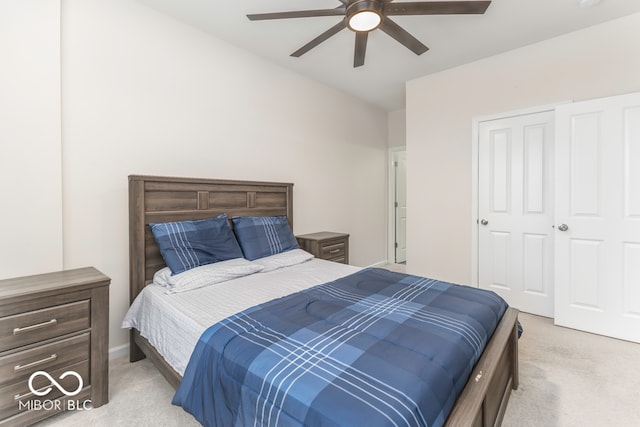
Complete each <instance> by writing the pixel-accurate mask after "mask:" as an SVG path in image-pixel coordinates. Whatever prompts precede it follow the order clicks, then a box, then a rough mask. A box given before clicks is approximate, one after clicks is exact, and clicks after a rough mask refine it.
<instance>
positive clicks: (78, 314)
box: [0, 300, 91, 351]
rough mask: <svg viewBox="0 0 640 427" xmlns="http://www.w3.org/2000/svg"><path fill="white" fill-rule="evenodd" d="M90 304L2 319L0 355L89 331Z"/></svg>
mask: <svg viewBox="0 0 640 427" xmlns="http://www.w3.org/2000/svg"><path fill="white" fill-rule="evenodd" d="M90 312H91V309H90V301H89V300H84V301H78V302H74V303H70V304H63V305H57V306H54V307H49V308H43V309H41V310H34V311H28V312H25V313H20V314H16V315H14V316H7V317H3V318H1V319H0V351H5V350H9V349H12V348H16V347H20V346H22V345H25V344H31V343H34V342H38V341H42V340H46V339H49V338H55V337H58V336H61V335H64V334H68V333H71V332H75V331H79V330H82V329H85V328H89V326H90V325H91V323H90V321H91V319H90Z"/></svg>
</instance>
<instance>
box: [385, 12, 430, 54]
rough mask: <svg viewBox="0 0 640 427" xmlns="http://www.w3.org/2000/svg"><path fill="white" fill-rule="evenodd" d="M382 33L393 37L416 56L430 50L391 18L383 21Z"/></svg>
mask: <svg viewBox="0 0 640 427" xmlns="http://www.w3.org/2000/svg"><path fill="white" fill-rule="evenodd" d="M378 28H380V29H381V30H382V31H384V32H385V33H387V34H388V35H389V36H391V37H393V38H394V39H396V41H398V42H399V43H400V44H402V45H404V46H405V47H406V48H407V49H409V50H410V51H412V52H413V53H415V54H416V55H422V54H423V53H425V52H426V51H428V50H429V48H428V47H426V46H425V45H424V44H422V42H421V41H420V40H418V39H417V38H415V37H413V36H412V35H411V34H409V33H408V32H407V31H406V30H405V29H404V28H402V27H401V26H400V25H398V24H396V23H395V22H393V21H392V20H391V19H389V18H385V19H383V20H382V24H381V25H380V27H378Z"/></svg>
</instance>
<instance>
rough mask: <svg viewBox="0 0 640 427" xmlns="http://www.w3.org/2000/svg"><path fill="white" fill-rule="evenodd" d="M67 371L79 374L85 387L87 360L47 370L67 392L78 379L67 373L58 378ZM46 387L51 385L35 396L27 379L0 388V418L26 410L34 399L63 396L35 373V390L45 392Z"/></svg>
mask: <svg viewBox="0 0 640 427" xmlns="http://www.w3.org/2000/svg"><path fill="white" fill-rule="evenodd" d="M67 371H73V372H75V373H77V374H79V375H80V376H81V377H82V382H83V388H85V387H87V383H88V382H89V361H84V362H80V363H76V364H73V365H68V366H65V367H63V368H60V369H56V370H54V371H51V372H47V373H48V374H49V375H50V376H51V378H53V379H54V380H55V381H56V382H57V383H58V384H60V386H61V387H62V388H64V389H65V390H66V391H67V392H74V391H75V390H77V389H78V386H79V381H78V379H77V378H76V376H75V375H67V376H65V377H64V378H62V379H60V377H61V376H62V375H63V374H64V373H65V372H67ZM48 387H51V390H50V391H49V393H47V394H46V395H44V396H36V395H34V394H33V393H32V392H31V390H30V389H29V381H28V379H27V380H24V381H20V382H18V383H16V384H12V385H10V386H6V387H2V388H0V418H9V417H11V416H13V415H15V414H17V413H19V412H26V411H27V408H28V406H27V405H29V403H30V402H33V401H35V400H40V401H45V400H46V401H49V400H55V399H58V398H60V397H65V396H64V395H63V393H62V391H60V390H59V389H58V387H56V386H55V384H53V383H52V382H51V380H50V379H49V378H47V377H46V376H44V375H37V376H35V377H34V379H33V388H34V389H35V390H37V391H41V392H45V391H46V389H47V388H48ZM20 402H22V408H21V407H20ZM49 405H51V403H49ZM51 412H54V411H51Z"/></svg>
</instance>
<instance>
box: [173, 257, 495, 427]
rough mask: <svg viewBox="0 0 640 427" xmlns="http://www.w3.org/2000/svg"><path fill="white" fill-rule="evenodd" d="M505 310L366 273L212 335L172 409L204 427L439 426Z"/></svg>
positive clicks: (236, 318) (468, 292) (473, 294)
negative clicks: (175, 406)
mask: <svg viewBox="0 0 640 427" xmlns="http://www.w3.org/2000/svg"><path fill="white" fill-rule="evenodd" d="M506 307H507V304H506V303H505V301H504V300H502V299H501V298H500V297H499V296H497V295H496V294H494V293H493V292H489V291H485V290H480V289H476V288H470V287H466V286H459V285H453V284H451V283H445V282H440V281H437V280H432V279H426V278H423V277H417V276H411V275H406V274H400V273H394V272H390V271H387V270H382V269H365V270H362V271H359V272H357V273H355V274H352V275H350V276H347V277H344V278H342V279H338V280H336V281H333V282H329V283H325V284H322V285H318V286H315V287H313V288H310V289H308V290H305V291H302V292H299V293H296V294H293V295H289V296H286V297H283V298H280V299H276V300H273V301H270V302H268V303H265V304H262V305H259V306H256V307H253V308H251V309H248V310H246V311H244V312H241V313H238V314H236V315H233V316H231V317H229V318H227V319H225V320H223V321H221V322H219V323H217V324H216V325H213V326H211V327H210V328H209V329H207V331H205V332H204V333H203V335H202V337H201V338H200V341H199V342H198V344H197V346H196V348H195V350H194V352H193V354H192V356H191V360H190V362H189V365H188V367H187V369H186V372H185V374H184V377H183V380H182V382H181V383H180V387H179V388H178V390H177V392H176V394H175V397H174V399H173V403H174V404H176V405H179V406H182V407H183V408H184V409H185V410H186V411H188V412H190V413H191V414H193V415H194V417H195V418H196V419H197V420H198V421H200V422H201V423H202V424H204V425H206V426H224V427H227V426H240V425H242V426H245V425H251V426H254V425H257V426H357V425H367V426H439V425H442V424H444V422H445V420H446V418H447V416H448V414H449V412H450V411H451V408H452V407H453V405H454V403H455V401H456V398H457V396H458V394H459V393H460V392H461V390H462V388H463V387H464V385H465V383H466V381H467V378H468V376H469V374H470V373H471V370H472V368H473V366H474V365H475V363H476V361H477V360H478V358H479V357H480V354H481V353H482V351H483V349H484V347H485V344H486V343H487V341H488V339H489V337H490V336H491V334H492V333H493V331H494V329H495V328H496V326H497V324H498V322H499V321H500V318H501V317H502V314H503V313H504V311H505V310H506Z"/></svg>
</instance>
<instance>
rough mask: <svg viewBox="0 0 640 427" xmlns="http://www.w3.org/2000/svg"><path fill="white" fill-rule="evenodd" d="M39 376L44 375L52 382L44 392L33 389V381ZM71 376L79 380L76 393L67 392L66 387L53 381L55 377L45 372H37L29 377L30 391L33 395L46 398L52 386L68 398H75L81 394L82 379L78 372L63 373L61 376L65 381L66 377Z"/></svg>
mask: <svg viewBox="0 0 640 427" xmlns="http://www.w3.org/2000/svg"><path fill="white" fill-rule="evenodd" d="M38 375H42V376H43V377H45V378H47V379H49V381H51V384H50V385H49V386H47V388H46V389H44V390H42V389H40V390H36V389H34V388H33V379H34V378H35V377H37V376H38ZM69 375H72V376H74V377H76V378H77V379H78V388H77V389H75V390H74V391H67V390H65V388H64V387H62V386H61V385H60V383H58V382H57V381H56V380H54V379H53V377H52V376H51V375H49V374H48V373H46V372H45V371H35V372H34V373H33V374H31V376H30V377H29V390H31V393H33V394H35V395H36V396H45V395H47V394H49V393H50V392H51V390H52V388H51V386H55V387H56V388H57V389H58V390H60V391H61V392H62V393H64V394H65V395H66V396H75V395H76V394H78V393H80V390H82V386H83V383H82V377H81V376H80V374H78V373H77V372H74V371H67V372H65V373H63V374H62V375H60V378H59V379H61V380H63V379H65V378H66V377H68V376H69Z"/></svg>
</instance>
